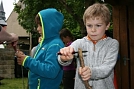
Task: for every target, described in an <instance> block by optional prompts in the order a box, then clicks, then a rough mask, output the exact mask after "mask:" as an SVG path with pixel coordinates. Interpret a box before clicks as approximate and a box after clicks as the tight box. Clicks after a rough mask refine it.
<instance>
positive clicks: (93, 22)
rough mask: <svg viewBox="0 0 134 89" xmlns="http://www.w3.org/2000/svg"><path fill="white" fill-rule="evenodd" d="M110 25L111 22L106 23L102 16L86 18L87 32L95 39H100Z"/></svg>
mask: <svg viewBox="0 0 134 89" xmlns="http://www.w3.org/2000/svg"><path fill="white" fill-rule="evenodd" d="M109 25H110V23H109V24H108V25H106V23H105V22H104V20H102V19H101V17H96V18H89V19H86V30H87V34H88V36H89V37H90V38H91V39H92V40H94V41H98V40H100V39H101V38H102V37H103V36H104V34H105V31H106V30H108V28H109Z"/></svg>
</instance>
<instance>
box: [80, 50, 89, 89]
mask: <svg viewBox="0 0 134 89" xmlns="http://www.w3.org/2000/svg"><path fill="white" fill-rule="evenodd" d="M78 55H79V59H80V66H81V67H82V68H83V67H85V64H84V60H83V55H82V50H81V49H80V48H78ZM83 82H84V85H85V87H86V89H92V88H91V86H90V85H89V83H88V81H83Z"/></svg>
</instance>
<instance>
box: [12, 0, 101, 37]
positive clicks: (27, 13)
mask: <svg viewBox="0 0 134 89" xmlns="http://www.w3.org/2000/svg"><path fill="white" fill-rule="evenodd" d="M95 2H102V1H101V0H21V3H19V4H15V8H14V11H16V12H17V13H18V14H19V16H18V21H19V24H20V25H21V26H22V27H23V28H24V29H26V30H27V32H30V33H32V34H33V37H37V36H38V35H37V34H36V35H35V33H36V30H35V29H36V25H35V23H34V18H35V16H36V14H37V13H38V12H39V11H40V10H42V9H46V8H56V9H58V10H59V11H61V12H62V13H63V15H64V18H65V19H64V25H63V28H68V29H69V30H70V31H71V32H72V33H73V35H74V36H75V38H80V37H82V36H84V35H86V33H85V32H86V30H85V26H84V24H83V20H82V16H83V13H84V11H85V9H86V8H87V7H88V6H89V5H91V4H93V3H95Z"/></svg>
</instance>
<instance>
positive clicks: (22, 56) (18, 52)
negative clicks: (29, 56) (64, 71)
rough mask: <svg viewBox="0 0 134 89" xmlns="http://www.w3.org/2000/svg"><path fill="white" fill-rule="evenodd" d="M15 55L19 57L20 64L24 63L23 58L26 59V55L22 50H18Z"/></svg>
mask: <svg viewBox="0 0 134 89" xmlns="http://www.w3.org/2000/svg"><path fill="white" fill-rule="evenodd" d="M15 56H16V57H17V62H18V64H19V65H22V63H23V60H24V59H25V57H26V55H25V54H24V53H23V52H22V51H20V50H17V52H16V53H15Z"/></svg>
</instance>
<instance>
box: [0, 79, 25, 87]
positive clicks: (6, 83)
mask: <svg viewBox="0 0 134 89" xmlns="http://www.w3.org/2000/svg"><path fill="white" fill-rule="evenodd" d="M23 80H24V81H23ZM26 86H27V78H23V79H22V78H14V79H3V80H1V85H0V89H26Z"/></svg>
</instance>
